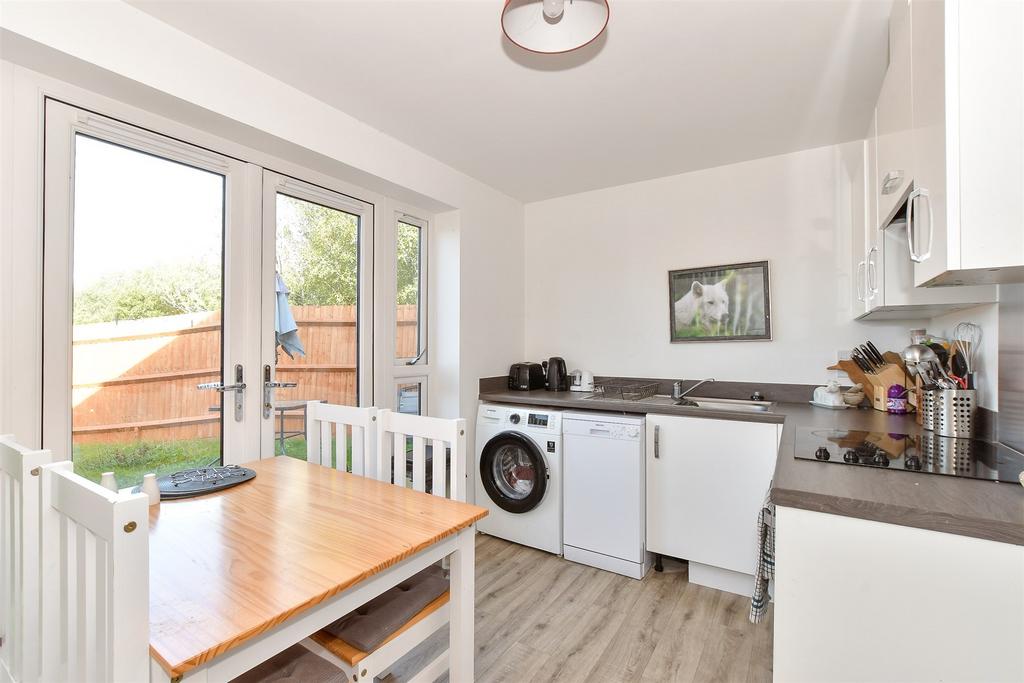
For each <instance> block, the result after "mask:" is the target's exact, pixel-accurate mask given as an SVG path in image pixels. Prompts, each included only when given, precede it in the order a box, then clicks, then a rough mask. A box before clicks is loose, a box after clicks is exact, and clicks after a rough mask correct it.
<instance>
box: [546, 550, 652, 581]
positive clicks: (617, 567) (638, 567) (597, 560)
mask: <svg viewBox="0 0 1024 683" xmlns="http://www.w3.org/2000/svg"><path fill="white" fill-rule="evenodd" d="M562 557H564V558H565V559H567V560H569V561H570V562H578V563H579V564H585V565H587V566H588V567H597V568H598V569H603V570H605V571H607V572H614V573H615V574H622V575H623V576H628V577H629V578H631V579H642V578H644V577H645V576H646V575H647V572H648V571H649V570H650V568H651V563H652V556H651V554H650V553H644V561H643V563H642V564H641V563H638V562H630V561H628V560H623V559H620V558H618V557H612V556H610V555H602V554H601V553H595V552H593V551H592V550H584V549H582V548H574V547H572V546H571V545H563V546H562Z"/></svg>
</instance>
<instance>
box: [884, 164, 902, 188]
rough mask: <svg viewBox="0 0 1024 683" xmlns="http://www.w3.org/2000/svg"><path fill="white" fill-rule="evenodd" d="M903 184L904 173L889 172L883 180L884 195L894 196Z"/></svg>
mask: <svg viewBox="0 0 1024 683" xmlns="http://www.w3.org/2000/svg"><path fill="white" fill-rule="evenodd" d="M902 184H903V171H899V170H897V171H889V172H888V173H886V174H885V177H884V178H882V194H892V193H893V192H895V191H896V190H897V189H899V186H900V185H902Z"/></svg>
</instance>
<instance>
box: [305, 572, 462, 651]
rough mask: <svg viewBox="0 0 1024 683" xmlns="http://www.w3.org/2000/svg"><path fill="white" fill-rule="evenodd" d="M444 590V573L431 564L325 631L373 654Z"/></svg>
mask: <svg viewBox="0 0 1024 683" xmlns="http://www.w3.org/2000/svg"><path fill="white" fill-rule="evenodd" d="M447 590H448V579H447V578H446V577H445V575H444V570H443V569H441V567H439V566H437V565H431V566H429V567H427V568H426V569H424V570H423V571H421V572H420V573H419V574H416V575H414V576H411V577H409V578H408V579H406V580H405V581H403V582H402V583H400V584H398V585H397V586H395V587H394V588H390V589H388V590H386V591H384V592H383V593H381V594H380V595H378V596H377V597H375V598H374V599H373V600H370V601H369V602H368V603H366V604H365V605H363V606H362V607H360V608H359V609H357V610H355V611H354V612H350V613H348V614H346V615H345V616H344V617H342V618H341V619H338V620H337V621H336V622H334V623H333V624H331V625H330V626H328V627H327V628H325V629H324V630H325V631H327V632H328V633H330V634H331V635H333V636H335V637H337V638H341V639H342V640H344V641H345V642H346V643H348V644H349V645H352V646H353V647H357V648H359V649H360V650H362V651H363V652H372V651H373V650H375V649H376V648H377V646H379V645H380V644H381V643H383V642H384V641H385V640H387V638H388V636H390V635H391V634H392V633H394V632H395V631H397V630H398V629H400V628H402V626H404V625H405V624H406V623H408V622H409V620H410V619H412V618H413V617H414V616H416V614H417V613H419V611H420V610H422V609H423V608H424V607H426V606H427V605H429V604H430V603H431V602H433V601H434V600H436V599H437V598H439V597H440V596H441V595H443V594H444V592H445V591H447Z"/></svg>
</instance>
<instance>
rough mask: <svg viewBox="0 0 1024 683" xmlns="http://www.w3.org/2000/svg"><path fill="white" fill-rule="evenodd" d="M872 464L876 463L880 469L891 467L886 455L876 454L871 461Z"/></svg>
mask: <svg viewBox="0 0 1024 683" xmlns="http://www.w3.org/2000/svg"><path fill="white" fill-rule="evenodd" d="M871 462H873V463H875V464H876V465H878V466H879V467H888V466H889V458H888V457H886V455H885V453H878V454H876V455H875V457H874V458H872V459H871Z"/></svg>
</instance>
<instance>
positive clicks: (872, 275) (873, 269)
mask: <svg viewBox="0 0 1024 683" xmlns="http://www.w3.org/2000/svg"><path fill="white" fill-rule="evenodd" d="M872 254H874V255H875V257H872V256H871V255H872ZM877 256H878V247H871V251H869V252H868V260H867V264H868V265H867V269H866V271H865V273H864V287H865V289H866V290H867V291H866V293H865V295H864V296H866V297H867V299H868V300H871V299H874V298H875V296H877V295H878V264H877V263H876V262H875V258H877ZM869 282H870V283H871V284H868V283H869Z"/></svg>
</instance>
